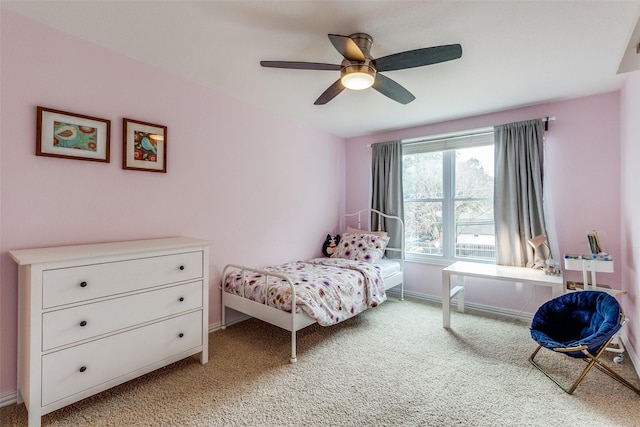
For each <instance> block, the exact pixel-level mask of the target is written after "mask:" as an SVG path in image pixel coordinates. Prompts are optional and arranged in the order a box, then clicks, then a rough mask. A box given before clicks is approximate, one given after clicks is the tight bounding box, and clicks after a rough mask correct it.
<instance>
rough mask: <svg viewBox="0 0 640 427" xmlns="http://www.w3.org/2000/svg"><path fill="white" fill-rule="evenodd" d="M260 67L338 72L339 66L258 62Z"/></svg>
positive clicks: (294, 62) (314, 63) (289, 62)
mask: <svg viewBox="0 0 640 427" xmlns="http://www.w3.org/2000/svg"><path fill="white" fill-rule="evenodd" d="M260 65H262V66H263V67H270V68H290V69H295V70H328V71H340V69H341V68H342V67H341V66H340V65H334V64H323V63H320V62H296V61H260Z"/></svg>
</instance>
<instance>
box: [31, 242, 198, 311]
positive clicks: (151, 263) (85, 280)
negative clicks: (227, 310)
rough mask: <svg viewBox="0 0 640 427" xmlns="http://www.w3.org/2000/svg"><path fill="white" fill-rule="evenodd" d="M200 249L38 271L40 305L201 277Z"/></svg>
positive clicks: (62, 303)
mask: <svg viewBox="0 0 640 427" xmlns="http://www.w3.org/2000/svg"><path fill="white" fill-rule="evenodd" d="M202 265H203V260H202V252H201V251H197V252H187V253H179V254H175V255H165V256H157V257H149V258H139V259H132V260H127V261H118V262H109V263H96V264H91V265H84V266H80V267H69V268H60V269H54V270H45V271H44V272H43V273H42V276H43V277H42V280H43V283H42V305H43V308H50V307H56V306H60V305H64V304H70V303H74V302H79V301H86V300H90V299H95V298H101V297H105V296H110V295H117V294H120V293H124V292H130V291H135V290H140V289H146V288H150V287H153V286H158V285H164V284H169V283H176V282H181V281H187V280H195V279H200V278H202V277H203V271H202Z"/></svg>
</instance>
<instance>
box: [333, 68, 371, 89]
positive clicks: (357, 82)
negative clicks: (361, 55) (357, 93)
mask: <svg viewBox="0 0 640 427" xmlns="http://www.w3.org/2000/svg"><path fill="white" fill-rule="evenodd" d="M375 79H376V70H374V69H373V68H372V67H370V66H368V65H349V66H346V67H344V68H343V69H342V77H341V78H340V81H341V82H342V85H343V86H344V87H346V88H347V89H351V90H363V89H368V88H370V87H371V86H373V82H374V81H375Z"/></svg>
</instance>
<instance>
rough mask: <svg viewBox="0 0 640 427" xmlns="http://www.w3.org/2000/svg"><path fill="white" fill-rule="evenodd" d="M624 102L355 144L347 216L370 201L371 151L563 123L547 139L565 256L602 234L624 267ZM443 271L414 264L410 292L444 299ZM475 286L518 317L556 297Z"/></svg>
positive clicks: (472, 290)
mask: <svg viewBox="0 0 640 427" xmlns="http://www.w3.org/2000/svg"><path fill="white" fill-rule="evenodd" d="M619 97H620V95H619V92H612V93H607V94H603V95H598V96H591V97H586V98H580V99H574V100H570V101H562V102H552V103H547V104H542V105H537V106H532V107H525V108H518V109H514V110H509V111H503V112H498V113H494V114H487V115H483V116H477V117H471V118H467V119H461V120H454V121H449V122H443V123H437V124H433V125H427V126H420V127H415V128H409V129H402V130H397V131H392V132H386V133H382V134H377V135H370V136H366V137H359V138H351V139H349V140H347V206H346V208H347V211H349V210H350V209H353V208H354V207H355V206H361V205H363V204H365V203H368V201H369V191H370V190H369V189H370V163H371V150H370V149H369V148H367V144H371V143H375V142H381V141H389V140H394V139H405V138H414V137H420V136H427V135H437V134H440V133H447V132H455V131H463V130H469V129H477V128H482V127H488V126H493V125H497V124H502V123H509V122H514V121H519V120H526V119H532V118H537V117H545V116H555V117H556V119H557V120H556V121H552V122H551V123H550V126H549V131H548V132H547V133H546V157H545V162H546V163H545V174H547V178H548V182H549V183H550V185H548V186H547V188H546V191H548V192H549V200H550V206H549V209H550V212H551V214H552V216H553V218H555V221H554V224H555V226H556V230H557V237H558V246H559V249H560V254H564V253H567V252H585V251H587V246H586V237H585V234H586V231H587V230H591V229H596V230H598V232H599V233H600V234H601V235H602V236H603V246H604V247H605V248H606V250H607V251H608V252H610V253H611V254H612V255H613V257H614V259H617V260H621V258H622V252H621V248H620V230H619V224H618V219H619V215H620V174H619V169H620V125H619V117H620V111H619ZM635 111H637V110H635ZM618 266H619V267H618V268H616V272H615V273H614V274H610V275H607V276H608V277H604V276H599V277H598V281H599V282H602V283H609V284H611V285H613V286H614V287H618V288H619V287H620V280H621V279H620V277H621V270H622V265H621V264H618ZM442 268H443V266H442V265H428V264H422V263H412V262H408V263H407V267H406V270H407V279H406V281H405V285H406V289H408V290H409V291H411V292H415V293H418V294H423V295H427V296H432V297H435V298H440V297H441V293H442V291H441V271H442ZM565 277H566V278H567V279H570V280H575V279H581V274H580V273H578V272H567V273H566V274H565ZM469 283H470V285H471V286H469V287H468V288H467V291H466V293H465V295H466V296H465V299H466V300H467V301H469V302H474V303H476V304H481V305H485V306H489V307H497V308H499V309H506V310H512V311H515V312H527V313H533V312H535V310H536V309H537V307H538V306H539V305H540V304H541V303H542V302H544V301H545V300H546V299H548V298H550V296H551V291H550V289H549V288H546V287H535V288H534V287H531V286H520V287H505V284H504V283H495V284H490V283H487V281H483V282H482V284H481V285H480V284H479V285H478V286H473V284H474V281H473V280H470V281H469Z"/></svg>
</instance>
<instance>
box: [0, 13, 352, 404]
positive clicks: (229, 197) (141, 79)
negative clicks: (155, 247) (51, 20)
mask: <svg viewBox="0 0 640 427" xmlns="http://www.w3.org/2000/svg"><path fill="white" fill-rule="evenodd" d="M0 19H1V22H0V24H1V25H0V28H1V33H0V34H1V58H0V59H1V64H2V69H1V75H0V91H1V93H2V110H1V114H0V120H1V122H2V124H3V125H4V126H2V129H1V132H0V138H1V140H0V142H1V145H0V147H1V152H2V157H1V159H0V161H1V163H0V195H1V198H0V200H1V201H2V203H1V205H0V218H1V222H0V246H1V253H0V254H1V258H0V267H1V270H0V273H1V274H0V308H1V314H0V321H1V324H0V334H1V336H0V343H1V344H0V362H1V363H0V397H2V396H3V395H4V394H7V393H10V392H13V391H15V389H16V339H17V338H16V328H17V325H16V316H17V266H16V265H15V264H14V263H13V262H12V261H11V259H10V257H9V255H8V254H7V251H9V250H11V249H20V248H31V247H39V246H53V245H68V244H76V243H90V242H91V243H93V242H101V241H115V240H131V239H139V238H154V237H164V236H174V235H185V236H191V237H197V238H202V239H207V240H210V241H211V242H212V244H211V252H210V253H211V259H210V263H211V267H210V277H211V282H210V295H211V300H210V304H211V306H210V322H211V323H212V324H215V323H219V321H220V303H219V301H220V291H219V288H218V283H219V280H220V274H221V270H222V268H223V267H224V265H225V264H226V263H229V262H240V263H243V264H248V265H257V266H261V265H266V264H271V263H275V262H280V261H290V260H291V259H298V258H307V257H311V256H316V255H320V248H321V245H322V242H323V240H324V236H326V233H327V232H328V231H335V230H337V227H338V220H339V213H340V212H343V210H344V182H345V175H344V172H343V171H344V170H345V148H344V140H342V139H341V138H337V137H334V136H331V135H328V134H325V133H322V132H319V131H317V130H314V129H312V128H310V127H307V126H303V125H301V124H299V123H296V122H293V121H289V120H286V119H285V118H283V117H280V116H275V115H273V114H270V113H267V112H265V111H262V110H259V109H256V108H253V107H251V106H249V105H245V104H243V103H241V102H239V101H237V100H236V99H234V98H230V97H228V96H226V95H223V94H221V93H217V92H215V91H212V90H210V89H208V88H205V87H203V86H199V85H197V84H194V83H191V82H188V81H185V80H183V79H181V78H178V77H176V76H173V75H171V74H169V73H166V72H164V71H162V70H159V69H157V68H153V67H150V66H147V65H144V64H142V63H139V62H136V61H134V60H131V59H129V58H127V57H124V56H121V55H119V54H116V53H114V52H112V51H109V50H106V49H103V48H101V47H98V46H95V45H92V44H89V43H86V42H84V41H81V40H79V39H76V38H73V37H70V36H68V35H65V34H63V33H61V32H58V31H55V30H51V29H48V28H46V27H44V26H42V25H39V24H37V23H34V22H33V21H30V20H28V19H25V18H23V17H21V16H20V15H17V14H14V13H12V12H8V11H6V10H2V13H1V16H0ZM37 105H40V106H46V107H50V108H56V109H60V110H65V111H71V112H77V113H82V114H86V115H90V116H96V117H101V118H105V119H110V120H111V163H95V162H87V161H77V160H67V159H54V158H47V157H37V156H35V138H36V132H35V124H36V106H37ZM123 117H128V118H133V119H138V120H142V121H149V122H152V123H160V124H164V125H167V126H168V140H167V142H168V153H169V158H168V173H167V174H159V173H149V172H139V171H125V170H123V169H122V164H121V158H122V136H121V135H122V118H123ZM282 159H295V161H286V162H285V161H283V160H282ZM329 165H332V166H331V167H333V169H332V170H331V171H330V173H327V168H328V167H330V166H329Z"/></svg>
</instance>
